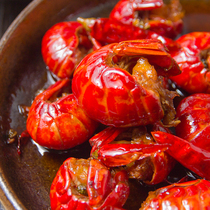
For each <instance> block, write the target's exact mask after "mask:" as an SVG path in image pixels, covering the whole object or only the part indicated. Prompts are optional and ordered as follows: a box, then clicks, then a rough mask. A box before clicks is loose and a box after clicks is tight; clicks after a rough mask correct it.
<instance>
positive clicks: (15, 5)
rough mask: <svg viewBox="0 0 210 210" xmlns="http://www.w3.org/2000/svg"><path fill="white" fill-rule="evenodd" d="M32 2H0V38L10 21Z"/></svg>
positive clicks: (19, 0) (3, 0) (4, 0)
mask: <svg viewBox="0 0 210 210" xmlns="http://www.w3.org/2000/svg"><path fill="white" fill-rule="evenodd" d="M31 1H32V0H0V38H1V37H2V36H3V34H4V32H5V31H6V30H7V28H8V27H9V25H10V24H11V23H12V21H13V20H14V19H15V18H16V17H17V16H18V14H19V13H20V12H21V11H22V10H23V9H24V8H25V7H26V6H27V5H28V4H29V3H30V2H31Z"/></svg>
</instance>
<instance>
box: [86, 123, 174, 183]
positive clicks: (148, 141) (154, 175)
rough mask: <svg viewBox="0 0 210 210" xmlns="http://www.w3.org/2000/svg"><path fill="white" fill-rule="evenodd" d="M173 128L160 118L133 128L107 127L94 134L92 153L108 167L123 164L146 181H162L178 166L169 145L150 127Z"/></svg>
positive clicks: (129, 171)
mask: <svg viewBox="0 0 210 210" xmlns="http://www.w3.org/2000/svg"><path fill="white" fill-rule="evenodd" d="M151 130H152V131H154V130H162V131H164V132H170V131H169V130H168V129H167V128H165V127H164V126H163V125H162V124H161V123H160V122H156V123H155V124H153V125H149V126H147V127H146V126H139V127H132V128H127V129H126V128H115V127H107V128H106V129H105V130H103V131H101V132H99V133H98V134H96V135H95V136H93V137H92V138H91V139H90V140H89V142H90V145H91V146H92V150H91V156H92V157H94V158H96V159H98V160H100V161H101V162H102V163H103V164H104V165H106V166H107V167H123V168H124V169H125V170H126V171H127V173H128V177H129V178H132V179H138V180H141V181H143V182H145V183H146V184H150V185H152V184H158V183H160V182H162V181H163V180H164V179H165V178H166V177H167V176H168V174H169V172H170V171H171V169H172V168H173V166H174V163H175V161H174V159H173V158H172V157H171V156H169V155H168V154H167V153H166V152H165V150H166V149H167V144H166V145H158V144H155V141H154V139H153V138H152V136H151V134H150V131H151Z"/></svg>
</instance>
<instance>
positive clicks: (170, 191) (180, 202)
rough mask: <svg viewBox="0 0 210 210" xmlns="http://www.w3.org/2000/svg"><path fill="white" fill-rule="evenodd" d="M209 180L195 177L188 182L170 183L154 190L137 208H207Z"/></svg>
mask: <svg viewBox="0 0 210 210" xmlns="http://www.w3.org/2000/svg"><path fill="white" fill-rule="evenodd" d="M209 198H210V182H209V181H207V180H204V179H197V180H193V181H189V182H184V183H179V184H172V185H169V186H166V187H163V188H160V189H157V190H156V191H154V192H149V196H148V198H147V199H146V200H145V201H144V202H143V204H142V206H141V208H140V209H139V210H151V209H154V210H161V209H177V210H178V209H179V210H181V209H196V210H198V209H208V208H209V206H210V199H209Z"/></svg>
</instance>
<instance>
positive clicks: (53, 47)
mask: <svg viewBox="0 0 210 210" xmlns="http://www.w3.org/2000/svg"><path fill="white" fill-rule="evenodd" d="M92 47H93V44H92V42H91V41H90V40H89V38H88V35H87V33H86V30H85V29H84V27H83V26H82V25H81V24H80V23H79V22H77V21H68V22H67V21H66V22H60V23H57V24H55V25H54V26H52V27H51V28H50V29H49V30H48V31H47V32H46V33H45V35H44V37H43V39H42V56H43V60H44V61H45V63H46V65H47V67H48V68H49V70H50V71H52V72H53V73H54V74H55V75H56V76H58V77H59V78H69V77H70V76H71V75H72V74H73V71H74V69H75V67H76V66H77V64H78V63H79V62H80V61H81V59H82V58H83V57H84V56H85V55H87V54H88V53H89V52H90V51H91V50H92Z"/></svg>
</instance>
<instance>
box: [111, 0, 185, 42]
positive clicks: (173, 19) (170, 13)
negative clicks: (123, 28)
mask: <svg viewBox="0 0 210 210" xmlns="http://www.w3.org/2000/svg"><path fill="white" fill-rule="evenodd" d="M183 16H184V14H183V11H182V7H181V4H180V2H179V0H171V2H170V4H164V3H163V1H162V0H120V1H119V2H118V3H117V4H116V5H115V7H114V8H113V10H112V11H111V13H110V16H109V17H110V19H114V20H117V21H118V22H120V23H123V24H125V25H134V26H137V27H139V28H142V29H149V30H150V31H154V32H156V33H158V34H160V35H162V36H166V37H169V38H172V39H173V38H175V37H176V36H177V35H178V34H180V33H181V31H182V28H183V21H182V18H183Z"/></svg>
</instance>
